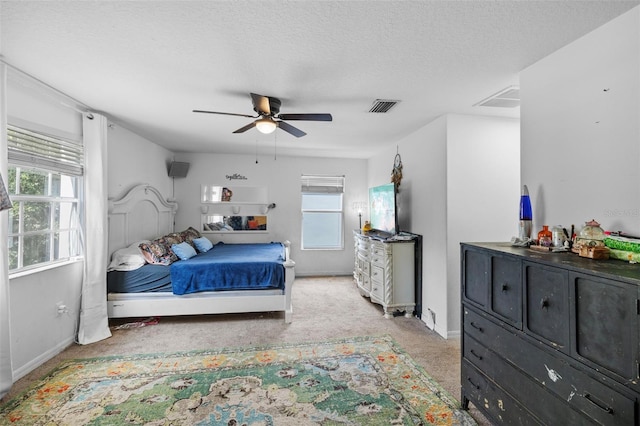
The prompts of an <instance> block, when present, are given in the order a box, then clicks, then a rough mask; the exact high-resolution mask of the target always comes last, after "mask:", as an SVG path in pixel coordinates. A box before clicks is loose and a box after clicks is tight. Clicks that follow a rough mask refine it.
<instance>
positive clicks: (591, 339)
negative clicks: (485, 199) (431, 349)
mask: <svg viewBox="0 0 640 426" xmlns="http://www.w3.org/2000/svg"><path fill="white" fill-rule="evenodd" d="M460 259H461V285H462V289H461V294H462V377H461V385H462V404H463V407H464V408H465V409H466V408H468V405H469V402H472V403H473V404H474V405H475V406H476V407H477V408H478V409H479V410H480V411H482V412H483V413H484V414H485V415H486V416H487V417H488V418H489V419H490V420H491V421H492V422H493V423H495V424H499V425H501V424H504V425H530V424H531V425H539V424H543V425H574V424H575V425H583V424H602V425H638V423H639V416H638V402H639V401H640V364H639V360H640V359H639V357H640V354H639V352H640V349H639V345H640V340H639V339H640V323H639V318H640V294H639V289H640V265H634V264H629V263H626V262H623V261H619V260H592V259H585V258H581V257H579V256H578V255H576V254H573V253H551V252H549V253H546V252H537V251H533V250H530V249H528V248H519V247H511V246H510V244H509V243H463V244H461V257H460Z"/></svg>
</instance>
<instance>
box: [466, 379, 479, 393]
mask: <svg viewBox="0 0 640 426" xmlns="http://www.w3.org/2000/svg"><path fill="white" fill-rule="evenodd" d="M467 381H468V382H469V383H471V386H473V387H474V388H476V389H478V390H480V386H478V385H476V384H475V383H473V380H471V377H467Z"/></svg>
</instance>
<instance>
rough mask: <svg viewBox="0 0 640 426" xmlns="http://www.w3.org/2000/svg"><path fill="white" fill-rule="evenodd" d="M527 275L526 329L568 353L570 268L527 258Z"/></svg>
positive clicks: (525, 273)
mask: <svg viewBox="0 0 640 426" xmlns="http://www.w3.org/2000/svg"><path fill="white" fill-rule="evenodd" d="M524 276H525V280H524V286H525V295H526V306H525V310H526V314H525V327H526V329H527V330H528V331H530V332H531V333H532V334H534V335H536V336H537V337H539V338H541V339H542V340H544V341H545V342H546V343H548V344H549V345H551V346H553V347H554V348H556V349H559V350H561V351H562V352H564V353H566V354H568V353H569V352H570V347H569V345H570V330H571V328H570V327H569V275H568V273H567V271H565V270H564V269H559V268H552V267H548V266H543V265H538V264H534V263H528V262H525V263H524Z"/></svg>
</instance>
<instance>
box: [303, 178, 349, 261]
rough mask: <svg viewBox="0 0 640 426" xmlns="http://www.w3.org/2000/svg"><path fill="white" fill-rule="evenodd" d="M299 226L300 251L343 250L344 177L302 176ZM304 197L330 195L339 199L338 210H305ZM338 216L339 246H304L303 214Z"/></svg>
mask: <svg viewBox="0 0 640 426" xmlns="http://www.w3.org/2000/svg"><path fill="white" fill-rule="evenodd" d="M301 183H302V189H301V194H300V196H301V200H300V207H301V208H300V211H301V224H300V236H301V237H300V249H301V250H334V251H335V250H344V176H321V175H302V179H301ZM305 195H332V196H337V197H339V199H340V207H339V208H335V209H334V208H323V209H322V208H305V207H304V205H305V199H304V198H305ZM336 213H338V214H339V224H340V230H339V233H340V234H339V235H338V236H337V237H338V240H339V244H337V245H335V246H322V247H319V246H313V245H311V244H308V243H307V244H305V232H304V230H305V214H331V215H333V214H336Z"/></svg>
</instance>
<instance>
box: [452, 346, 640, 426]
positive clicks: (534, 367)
mask: <svg viewBox="0 0 640 426" xmlns="http://www.w3.org/2000/svg"><path fill="white" fill-rule="evenodd" d="M505 337H506V338H507V339H506V340H508V339H509V336H508V335H505ZM516 339H517V338H516ZM519 344H520V346H521V351H520V352H519V355H518V356H517V358H519V359H518V360H516V364H515V365H511V364H510V363H506V361H504V360H503V358H502V357H500V356H499V355H497V354H496V353H494V352H493V351H491V350H489V349H488V348H487V347H486V346H484V345H482V344H481V343H480V342H478V341H476V340H475V339H473V338H472V337H468V336H467V337H465V340H464V354H463V356H464V358H465V359H467V360H468V361H469V362H471V363H472V364H473V365H475V366H476V367H477V368H478V369H480V370H481V371H484V372H485V373H486V374H487V375H488V376H490V377H493V378H495V379H496V380H497V381H498V382H499V383H500V385H501V386H502V387H504V389H505V390H507V391H508V392H509V393H510V394H511V395H513V396H515V397H516V398H517V399H518V400H520V401H522V400H523V399H520V397H522V398H528V396H527V395H539V394H540V391H539V390H537V389H535V388H530V386H531V384H530V383H533V381H531V380H530V379H529V378H526V379H522V378H521V376H519V375H518V374H519V371H518V370H521V371H522V372H523V373H524V374H526V375H527V376H530V377H532V378H533V379H534V381H535V382H536V383H537V385H538V386H540V387H542V388H544V389H547V390H548V391H549V392H550V393H551V394H553V395H555V398H557V400H556V401H553V402H552V403H549V399H548V398H546V402H545V407H555V409H556V410H557V412H556V413H553V415H554V416H558V415H560V416H561V417H558V419H560V418H562V419H563V420H565V421H567V422H569V420H572V419H573V420H572V422H569V423H565V424H576V423H573V421H578V420H580V421H582V422H586V420H587V419H590V420H591V421H595V422H596V423H598V424H603V425H620V426H622V425H634V424H637V423H636V419H635V402H634V400H633V399H631V398H629V397H627V396H624V395H622V394H620V393H618V392H615V391H614V390H612V389H611V388H609V387H608V386H605V385H604V384H602V383H600V382H598V381H597V380H595V379H594V378H592V377H589V376H587V375H585V374H584V373H582V372H580V371H578V370H576V369H575V368H573V367H572V366H570V365H569V364H567V363H566V362H562V361H560V360H558V359H554V358H553V357H550V356H549V355H548V354H546V353H545V352H544V351H541V350H539V349H537V348H535V346H533V345H530V344H529V343H528V342H526V341H524V340H521V339H520V340H519ZM509 345H510V346H513V345H514V342H511V343H510V344H509ZM505 363H506V365H505ZM516 368H517V369H518V370H516ZM537 398H538V396H536V399H537ZM564 401H566V402H564ZM567 404H568V406H569V407H571V408H572V409H573V410H575V411H576V412H577V413H574V412H569V411H567ZM578 413H581V414H578ZM563 416H567V417H563ZM576 419H578V420H576ZM544 420H545V422H546V421H549V420H551V419H549V418H547V419H544Z"/></svg>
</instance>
